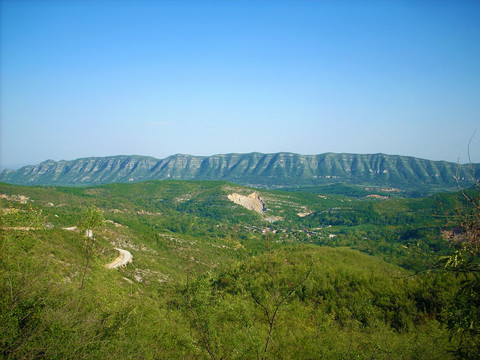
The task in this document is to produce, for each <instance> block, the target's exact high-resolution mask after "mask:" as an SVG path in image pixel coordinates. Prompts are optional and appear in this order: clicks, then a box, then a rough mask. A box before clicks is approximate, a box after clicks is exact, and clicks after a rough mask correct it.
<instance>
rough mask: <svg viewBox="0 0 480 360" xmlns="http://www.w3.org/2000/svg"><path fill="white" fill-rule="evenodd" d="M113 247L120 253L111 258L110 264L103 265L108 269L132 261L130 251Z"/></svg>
mask: <svg viewBox="0 0 480 360" xmlns="http://www.w3.org/2000/svg"><path fill="white" fill-rule="evenodd" d="M115 249H116V250H118V252H119V253H120V255H119V256H118V257H117V258H116V259H115V260H113V261H112V262H111V263H110V264H107V265H105V266H106V267H107V268H108V269H115V268H118V267H120V266H125V265H127V264H128V263H131V262H132V261H133V256H132V254H131V253H130V251H127V250H123V249H119V248H115Z"/></svg>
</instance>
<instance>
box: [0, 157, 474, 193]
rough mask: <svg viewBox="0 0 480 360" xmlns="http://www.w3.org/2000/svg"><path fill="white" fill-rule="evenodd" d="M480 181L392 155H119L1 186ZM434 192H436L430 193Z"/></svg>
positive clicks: (61, 165) (2, 175)
mask: <svg viewBox="0 0 480 360" xmlns="http://www.w3.org/2000/svg"><path fill="white" fill-rule="evenodd" d="M479 177H480V164H456V163H453V162H446V161H432V160H426V159H420V158H415V157H409V156H400V155H386V154H337V153H325V154H319V155H300V154H294V153H286V152H281V153H273V154H262V153H248V154H220V155H213V156H193V155H183V154H176V155H172V156H169V157H167V158H165V159H156V158H153V157H148V156H137V155H131V156H127V155H119V156H108V157H89V158H82V159H77V160H70V161H65V160H61V161H54V160H47V161H44V162H42V163H40V164H38V165H29V166H24V167H22V168H20V169H18V170H8V169H7V170H3V171H2V172H0V182H5V183H11V184H17V185H57V186H90V185H99V184H107V183H118V182H139V181H146V180H168V179H176V180H224V181H230V182H234V183H238V184H242V185H250V186H255V187H261V188H306V187H312V186H322V185H328V184H332V183H347V184H358V185H373V186H384V187H385V186H387V187H395V188H399V189H408V190H421V191H427V192H432V191H436V190H453V189H455V188H456V187H457V181H456V178H458V179H459V183H460V185H462V186H468V184H472V181H471V180H472V178H476V179H478V178H479ZM427 189H429V190H430V191H428V190H427Z"/></svg>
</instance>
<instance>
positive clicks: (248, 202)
mask: <svg viewBox="0 0 480 360" xmlns="http://www.w3.org/2000/svg"><path fill="white" fill-rule="evenodd" d="M228 199H229V200H230V201H233V202H234V203H235V204H238V205H240V206H243V207H244V208H245V209H248V210H252V211H255V212H257V213H259V214H263V213H264V212H265V211H267V205H266V204H265V202H264V201H263V199H262V198H261V197H260V195H258V194H257V193H256V192H253V193H251V194H250V195H248V196H244V195H240V194H237V193H233V194H230V195H228Z"/></svg>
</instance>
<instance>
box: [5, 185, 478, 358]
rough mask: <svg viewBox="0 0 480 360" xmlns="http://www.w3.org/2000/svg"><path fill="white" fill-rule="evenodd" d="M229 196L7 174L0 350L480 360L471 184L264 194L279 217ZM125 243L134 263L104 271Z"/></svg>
mask: <svg viewBox="0 0 480 360" xmlns="http://www.w3.org/2000/svg"><path fill="white" fill-rule="evenodd" d="M232 191H236V192H245V193H248V192H250V191H252V190H251V189H248V188H244V187H239V186H237V185H233V184H228V183H221V182H162V183H160V182H147V183H139V184H130V185H123V184H117V185H109V186H102V187H92V188H84V189H78V188H76V189H71V188H26V187H18V186H10V185H2V191H1V192H2V193H3V194H4V195H5V196H4V197H3V198H2V199H1V206H2V219H1V230H0V231H1V244H0V253H1V254H2V256H1V258H0V274H1V286H0V324H1V328H2V334H1V335H0V349H1V350H0V351H1V357H2V358H6V359H16V358H25V359H29V358H48V359H55V358H58V359H68V358H72V359H78V358H92V359H97V358H106V359H108V358H118V357H120V356H121V357H123V358H132V359H139V358H144V359H156V358H168V359H175V358H177V359H246V358H248V359H250V358H256V359H267V358H270V359H302V358H303V359H316V358H318V359H320V358H327V359H337V358H338V359H350V358H351V359H353V358H355V359H367V358H368V359H372V358H377V359H432V358H441V359H454V358H472V359H474V358H478V356H479V353H480V351H479V341H478V335H479V333H478V331H479V324H478V321H479V318H480V314H479V313H478V309H479V308H480V307H479V305H480V304H479V302H478V294H479V293H480V292H479V291H478V290H479V288H480V287H479V276H478V275H479V271H478V269H479V268H478V266H479V265H478V259H479V257H478V254H479V249H478V243H479V240H478V235H475V234H478V224H479V221H478V211H476V210H478V206H479V205H480V204H479V203H478V198H477V197H476V195H475V194H476V193H475V192H472V193H469V194H468V196H467V197H464V196H462V195H461V194H460V196H457V195H458V194H445V195H437V196H436V197H432V198H427V199H421V200H418V199H417V200H408V199H392V200H378V199H377V200H375V199H373V200H372V199H371V198H349V197H345V196H340V195H331V196H327V197H326V198H325V197H319V196H318V195H315V194H313V195H312V194H306V193H290V194H289V193H281V192H266V191H265V192H262V196H263V197H264V199H265V201H266V203H267V205H268V206H269V210H268V211H267V212H271V213H272V214H267V215H275V216H277V217H278V220H277V221H276V222H274V223H269V222H267V221H266V220H265V215H264V216H261V215H258V214H256V213H252V212H250V211H248V210H245V209H243V208H241V207H238V206H236V205H235V204H233V203H231V202H229V201H228V200H227V199H226V194H227V193H229V192H232ZM20 195H22V196H23V197H22V196H20ZM440 203H441V205H440ZM476 206H477V207H476ZM89 209H90V210H91V211H90V212H89ZM96 209H98V210H99V211H96ZM305 209H307V210H308V211H303V210H305ZM458 209H461V210H462V212H461V213H459V214H457V215H455V210H458ZM299 211H303V212H304V213H307V212H310V214H309V215H306V216H303V217H300V216H299V215H297V213H298V212H299ZM99 214H100V217H101V218H104V220H105V222H103V221H102V219H101V218H99V217H97V215H99ZM460 215H461V216H460ZM445 216H446V217H445ZM475 216H476V217H475ZM447 218H448V219H455V220H458V221H455V223H452V224H450V225H449V227H448V229H449V230H450V234H451V236H450V237H451V240H450V243H451V246H448V243H447V241H446V240H444V239H442V238H441V231H442V230H444V225H445V224H446V219H447ZM86 219H87V220H88V219H90V220H92V219H93V220H94V224H93V225H100V226H97V227H96V228H95V229H94V238H93V240H92V242H91V243H88V241H87V240H88V239H87V238H86V237H85V233H84V232H83V231H79V230H77V231H75V230H72V227H73V226H74V225H77V228H82V226H81V225H82V224H83V225H85V220H86ZM102 223H103V224H104V225H101V224H102ZM469 224H470V225H472V224H473V225H472V226H471V227H470V228H469V227H468V225H469ZM84 227H85V226H84ZM475 231H477V232H475ZM407 232H408V236H407V235H405V234H406V233H407ZM375 234H376V236H374V235H375ZM331 235H334V236H331ZM468 236H470V237H468ZM382 237H383V239H382ZM465 239H467V240H468V241H465ZM115 247H119V248H127V249H129V251H131V252H132V254H133V256H134V262H133V263H132V264H129V265H128V266H127V267H125V268H122V269H118V270H111V269H106V268H105V266H104V265H105V264H107V263H109V262H111V261H112V260H113V259H114V258H115V257H116V256H117V252H116V250H115V249H114V248H115ZM359 250H361V251H359ZM399 265H401V266H399Z"/></svg>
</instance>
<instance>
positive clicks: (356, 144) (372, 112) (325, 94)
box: [0, 0, 480, 169]
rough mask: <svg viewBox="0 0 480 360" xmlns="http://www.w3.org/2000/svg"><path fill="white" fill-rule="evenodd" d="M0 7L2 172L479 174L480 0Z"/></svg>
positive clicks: (54, 2)
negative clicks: (328, 164) (116, 161)
mask: <svg viewBox="0 0 480 360" xmlns="http://www.w3.org/2000/svg"><path fill="white" fill-rule="evenodd" d="M0 6H1V9H0V10H1V13H0V14H1V15H0V16H1V43H0V46H1V47H0V50H1V51H0V72H1V73H0V75H1V77H0V85H1V87H0V91H1V92H0V99H1V100H0V105H1V118H0V119H1V121H0V140H1V144H0V168H10V169H16V168H18V167H20V166H24V165H33V164H38V163H40V162H42V161H44V160H47V159H53V160H57V161H58V160H73V159H77V158H82V157H89V156H109V155H129V154H137V155H148V156H153V157H156V158H165V157H167V156H169V155H173V154H177V153H182V154H192V155H213V154H225V153H248V152H254V151H256V152H263V153H274V152H294V153H300V154H321V153H325V152H336V153H360V154H372V153H386V154H398V155H406V156H415V157H420V158H426V159H431V160H447V161H454V162H457V161H460V162H461V163H466V162H468V161H469V159H468V149H469V151H470V157H471V160H472V161H473V162H480V2H479V1H441V0H439V1H428V0H427V1H393V0H392V1H378V2H377V1H346V0H344V1H342V0H341V1H302V0H298V1H293V0H292V1H282V0H277V1H262V0H259V1H233V0H232V1H201V0H196V1H183V0H178V1H168V0H165V1H147V0H139V1H129V0H117V1H107V0H103V1H102V0H84V1H61V0H50V1H48V0H35V1H27V0H15V1H14V0H3V1H1V2H0Z"/></svg>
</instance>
